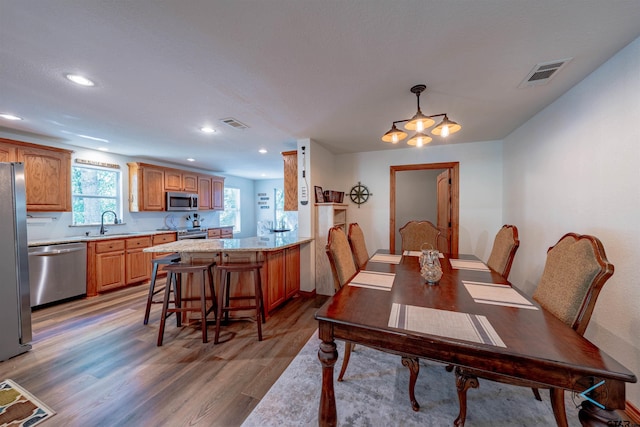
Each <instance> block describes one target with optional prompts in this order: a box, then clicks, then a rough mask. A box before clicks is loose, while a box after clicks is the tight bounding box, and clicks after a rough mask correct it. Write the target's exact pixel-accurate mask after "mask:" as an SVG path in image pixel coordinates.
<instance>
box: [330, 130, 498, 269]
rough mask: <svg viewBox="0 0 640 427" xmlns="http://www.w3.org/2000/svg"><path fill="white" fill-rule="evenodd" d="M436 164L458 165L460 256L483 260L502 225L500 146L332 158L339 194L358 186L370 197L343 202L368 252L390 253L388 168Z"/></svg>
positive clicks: (433, 148)
mask: <svg viewBox="0 0 640 427" xmlns="http://www.w3.org/2000/svg"><path fill="white" fill-rule="evenodd" d="M463 131H464V129H463ZM374 143H378V142H374ZM379 143H380V144H383V142H379ZM440 162H460V246H459V249H460V253H472V254H475V255H477V256H478V257H480V258H482V259H484V260H486V259H487V258H488V256H489V252H490V251H491V245H492V244H493V238H494V237H495V234H496V233H497V231H498V230H499V229H500V227H501V226H502V142H501V141H490V142H476V143H472V144H450V145H427V146H425V147H423V148H414V147H410V148H406V149H397V150H384V151H371V152H366V153H355V154H342V155H338V156H336V162H335V166H334V175H335V176H336V177H338V178H339V180H338V181H339V182H341V183H342V188H339V190H340V191H345V192H347V193H348V192H349V190H350V189H351V187H352V186H353V185H355V184H357V183H358V181H360V182H362V184H363V185H366V186H367V187H368V188H369V191H370V192H371V193H372V196H371V197H370V198H369V200H368V201H367V202H366V203H364V204H362V205H360V208H358V207H357V205H355V204H353V203H351V201H349V202H348V203H349V211H348V214H347V221H348V222H357V223H359V224H360V226H361V227H362V229H363V232H364V234H365V238H366V243H367V250H369V251H370V252H374V251H375V250H377V249H388V248H389V202H390V194H389V191H390V171H389V168H390V166H398V165H409V164H422V163H440ZM346 199H347V198H346V197H345V200H346ZM396 225H398V224H396Z"/></svg>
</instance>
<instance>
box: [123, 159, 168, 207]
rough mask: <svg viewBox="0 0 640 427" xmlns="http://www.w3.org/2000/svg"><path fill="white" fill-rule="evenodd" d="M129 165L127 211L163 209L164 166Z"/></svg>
mask: <svg viewBox="0 0 640 427" xmlns="http://www.w3.org/2000/svg"><path fill="white" fill-rule="evenodd" d="M127 165H128V166H129V211H130V212H142V211H164V207H165V191H164V168H161V167H159V166H154V165H148V164H145V163H127Z"/></svg>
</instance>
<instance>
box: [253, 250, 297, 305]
mask: <svg viewBox="0 0 640 427" xmlns="http://www.w3.org/2000/svg"><path fill="white" fill-rule="evenodd" d="M262 270H263V272H262V277H263V281H262V282H263V283H262V288H263V294H264V295H263V297H264V299H265V301H264V305H265V307H266V308H267V311H272V310H274V309H275V308H277V307H279V306H280V305H282V303H284V302H285V301H287V300H289V299H291V298H292V297H293V296H294V295H295V294H297V293H298V292H299V291H300V246H293V247H289V248H285V249H282V250H278V251H269V252H266V260H265V263H264V266H263V268H262Z"/></svg>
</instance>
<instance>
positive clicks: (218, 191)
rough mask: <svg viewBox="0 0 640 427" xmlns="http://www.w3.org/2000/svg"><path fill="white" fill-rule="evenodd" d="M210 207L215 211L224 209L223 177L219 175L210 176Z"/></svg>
mask: <svg viewBox="0 0 640 427" xmlns="http://www.w3.org/2000/svg"><path fill="white" fill-rule="evenodd" d="M211 186H212V189H213V192H212V207H211V208H212V209H213V210H215V211H223V210H224V178H222V177H220V176H214V177H211Z"/></svg>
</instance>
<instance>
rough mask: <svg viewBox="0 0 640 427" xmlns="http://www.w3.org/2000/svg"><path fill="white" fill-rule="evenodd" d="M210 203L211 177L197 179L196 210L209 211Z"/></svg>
mask: <svg viewBox="0 0 640 427" xmlns="http://www.w3.org/2000/svg"><path fill="white" fill-rule="evenodd" d="M211 202H212V199H211V177H208V176H200V177H198V210H200V211H208V210H211V209H212V205H211Z"/></svg>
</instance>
